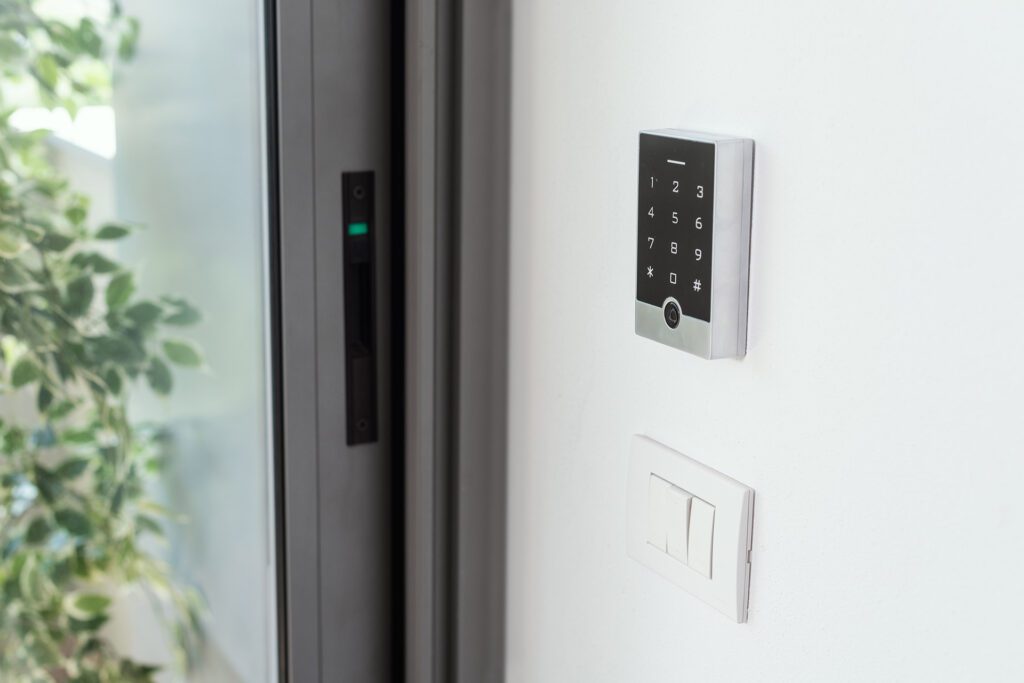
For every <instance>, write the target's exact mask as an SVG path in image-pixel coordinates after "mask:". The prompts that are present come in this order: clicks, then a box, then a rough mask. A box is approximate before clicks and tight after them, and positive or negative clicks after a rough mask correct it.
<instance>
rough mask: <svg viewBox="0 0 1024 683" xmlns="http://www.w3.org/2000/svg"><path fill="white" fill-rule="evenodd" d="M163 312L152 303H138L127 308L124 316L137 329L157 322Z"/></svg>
mask: <svg viewBox="0 0 1024 683" xmlns="http://www.w3.org/2000/svg"><path fill="white" fill-rule="evenodd" d="M163 312H164V309H162V308H161V307H160V306H158V305H157V304H155V303H153V302H152V301H140V302H139V303H137V304H133V305H132V306H131V307H129V308H128V310H126V311H125V312H124V314H125V315H126V316H128V319H129V320H131V321H132V322H133V323H135V324H136V325H137V326H138V327H148V326H150V325H152V324H153V323H155V322H156V321H157V320H159V319H160V316H161V315H162V314H163Z"/></svg>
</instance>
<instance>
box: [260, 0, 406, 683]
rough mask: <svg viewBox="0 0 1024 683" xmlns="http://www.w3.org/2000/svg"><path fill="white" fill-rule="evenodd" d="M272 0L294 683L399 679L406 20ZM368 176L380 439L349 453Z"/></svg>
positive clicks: (379, 6)
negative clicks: (396, 104)
mask: <svg viewBox="0 0 1024 683" xmlns="http://www.w3.org/2000/svg"><path fill="white" fill-rule="evenodd" d="M267 3H268V7H267V12H266V13H267V15H268V26H267V31H266V34H267V36H268V48H269V50H270V52H271V55H272V56H271V68H269V69H268V72H269V74H268V103H269V110H270V112H271V113H270V125H269V128H270V129H271V132H270V145H269V146H270V148H271V149H270V157H271V183H270V184H271V187H270V195H271V197H272V202H271V209H272V218H273V219H274V220H273V222H274V224H275V225H276V228H277V230H276V235H275V236H276V244H275V245H274V246H275V247H276V249H272V252H274V253H275V260H276V264H275V265H276V266H277V268H276V271H277V275H278V279H277V283H276V285H277V293H278V298H277V305H276V309H275V310H276V323H277V324H276V328H277V331H278V333H279V338H278V344H277V355H276V357H277V361H278V363H277V367H278V371H277V374H278V377H276V378H275V379H276V380H277V382H278V384H277V386H278V387H279V391H278V406H277V418H278V422H279V427H280V428H279V430H278V432H279V434H280V438H279V444H278V447H279V449H280V451H281V453H282V456H281V458H280V468H279V472H278V473H277V475H278V487H277V492H278V501H277V506H278V510H279V530H280V531H281V533H280V534H279V539H280V541H279V576H280V587H279V591H278V592H279V605H280V609H279V614H280V624H281V627H280V633H281V657H280V661H281V668H280V678H281V680H282V681H290V682H294V683H306V682H321V681H322V682H328V681H330V682H333V681H368V682H369V681H372V682H377V681H388V680H397V679H398V677H399V676H400V669H401V651H402V650H401V647H400V642H401V631H400V629H398V624H399V623H400V622H399V615H400V612H399V610H400V604H401V591H400V590H397V591H396V586H397V587H399V588H400V587H401V582H400V580H399V579H400V575H399V574H397V573H396V572H395V571H393V568H394V564H395V561H396V559H397V558H396V544H398V543H400V541H401V537H400V535H399V534H396V533H395V529H396V528H397V527H400V520H398V519H396V518H395V510H396V509H398V510H401V506H400V496H398V497H396V495H395V494H396V491H395V489H396V486H395V483H396V481H397V479H396V475H397V473H398V472H400V466H397V467H396V463H395V462H394V459H395V457H396V452H397V451H396V449H395V448H394V446H395V443H394V439H393V434H394V433H395V424H393V419H392V418H393V415H394V413H393V411H392V409H391V408H392V405H391V404H392V401H393V400H394V399H395V398H396V396H395V392H394V391H392V384H391V381H392V376H391V370H392V367H393V364H392V363H391V362H390V360H391V359H390V356H391V352H392V351H393V350H394V349H395V348H398V349H399V350H400V346H399V347H393V346H392V345H391V341H392V329H391V326H392V322H393V316H392V314H391V312H392V307H391V301H392V297H391V293H392V292H391V289H392V287H391V266H392V264H391V261H390V258H389V255H390V254H391V253H392V250H391V243H390V238H391V236H392V233H393V227H394V226H393V225H392V221H391V213H392V204H393V200H394V194H393V188H394V184H393V182H392V180H393V178H392V175H393V174H392V170H393V168H392V167H393V154H394V150H393V148H392V139H393V136H392V132H393V131H392V128H393V121H392V116H391V108H392V90H393V87H392V81H393V76H394V74H393V72H392V66H393V65H392V61H391V55H392V50H391V47H392V43H393V36H392V32H393V31H394V24H393V22H394V21H400V19H401V16H400V14H399V15H394V14H393V5H392V3H389V2H380V1H379V0H344V1H338V0H267ZM394 6H400V3H394ZM363 170H372V171H374V172H375V174H376V177H375V185H376V197H377V201H376V205H375V206H376V231H377V233H376V236H375V238H376V253H377V256H376V262H375V265H376V277H375V283H376V287H377V292H378V296H377V308H376V333H377V340H378V341H377V350H378V354H377V357H378V359H380V360H379V362H378V368H377V373H378V375H377V377H378V402H379V403H378V414H379V416H380V419H379V428H378V432H379V440H378V441H377V442H376V443H373V444H364V445H356V446H348V445H347V443H346V429H345V427H346V419H345V416H346V411H345V353H344V349H345V345H344V344H345V336H344V332H345V331H344V315H343V302H344V292H343V286H342V282H343V271H342V257H343V253H342V224H341V223H342V221H341V174H342V172H345V171H363ZM397 180H398V182H399V183H400V182H401V180H402V177H401V175H400V174H399V177H398V178H397ZM399 187H400V185H399ZM399 225H400V223H399ZM398 232H400V231H398ZM399 244H400V241H399ZM398 302H399V306H400V297H398ZM398 319H399V320H400V317H399V318H398ZM398 431H400V429H399V430H398ZM396 504H397V507H396Z"/></svg>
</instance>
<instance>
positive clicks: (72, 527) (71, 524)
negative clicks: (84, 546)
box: [54, 508, 92, 536]
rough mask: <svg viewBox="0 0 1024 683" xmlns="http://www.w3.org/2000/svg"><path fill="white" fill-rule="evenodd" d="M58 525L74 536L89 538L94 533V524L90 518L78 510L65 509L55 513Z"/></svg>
mask: <svg viewBox="0 0 1024 683" xmlns="http://www.w3.org/2000/svg"><path fill="white" fill-rule="evenodd" d="M54 517H55V518H56V520H57V524H60V525H61V526H62V527H64V528H65V529H67V530H68V532H69V533H70V534H72V535H73V536H88V535H89V534H91V533H92V524H91V523H90V522H89V518H88V517H86V516H85V515H83V514H82V513H81V512H79V511H78V510H72V509H71V508H63V509H61V510H57V512H55V513H54Z"/></svg>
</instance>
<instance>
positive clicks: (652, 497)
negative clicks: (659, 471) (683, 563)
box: [647, 474, 672, 552]
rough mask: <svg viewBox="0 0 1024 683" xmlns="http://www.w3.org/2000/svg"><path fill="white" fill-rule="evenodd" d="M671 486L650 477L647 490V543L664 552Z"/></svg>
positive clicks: (661, 480) (652, 476)
mask: <svg viewBox="0 0 1024 683" xmlns="http://www.w3.org/2000/svg"><path fill="white" fill-rule="evenodd" d="M671 488H672V485H671V484H669V483H668V482H667V481H665V480H664V479H662V478H661V477H656V476H654V475H653V474H652V475H651V478H650V481H649V484H648V489H647V542H648V543H650V544H651V545H653V546H654V547H655V548H657V549H659V550H660V551H662V552H665V543H666V540H667V533H668V531H667V527H666V526H665V523H666V515H665V512H666V508H667V505H668V494H669V490H670V489H671Z"/></svg>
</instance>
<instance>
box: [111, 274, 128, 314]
mask: <svg viewBox="0 0 1024 683" xmlns="http://www.w3.org/2000/svg"><path fill="white" fill-rule="evenodd" d="M134 293H135V282H134V278H133V277H132V274H131V273H121V274H120V275H115V276H114V278H113V279H112V280H111V281H110V284H108V285H107V294H106V298H107V308H110V309H111V310H114V309H118V308H121V307H122V306H124V305H125V304H126V303H128V300H129V299H131V298H132V294H134Z"/></svg>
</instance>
